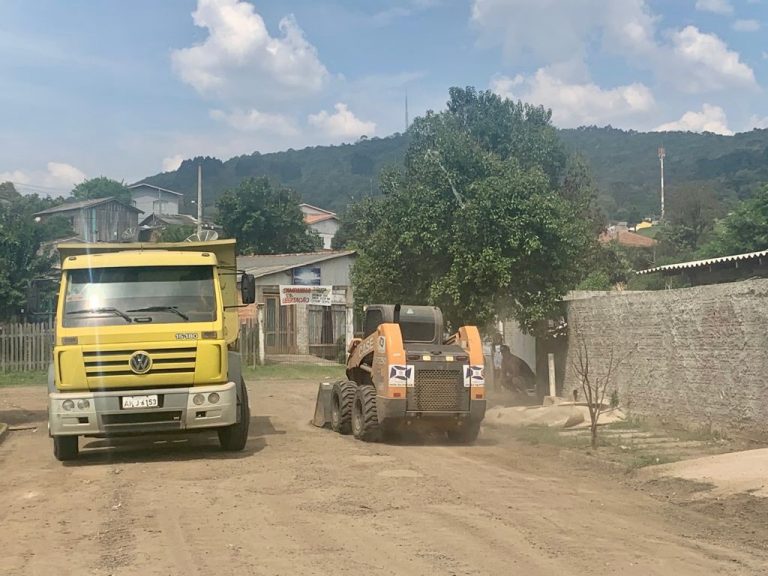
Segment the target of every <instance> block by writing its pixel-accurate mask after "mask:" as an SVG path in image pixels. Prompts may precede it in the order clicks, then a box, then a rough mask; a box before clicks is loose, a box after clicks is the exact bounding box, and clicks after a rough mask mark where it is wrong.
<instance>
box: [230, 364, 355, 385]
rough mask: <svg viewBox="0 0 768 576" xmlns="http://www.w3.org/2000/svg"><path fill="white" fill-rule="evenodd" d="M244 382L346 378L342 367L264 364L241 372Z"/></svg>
mask: <svg viewBox="0 0 768 576" xmlns="http://www.w3.org/2000/svg"><path fill="white" fill-rule="evenodd" d="M243 376H244V377H245V379H246V380H317V381H318V382H320V381H321V380H342V379H345V378H346V375H345V370H344V366H342V365H341V364H339V365H333V366H319V365H314V364H266V365H265V366H256V367H255V368H252V367H250V366H249V367H247V368H245V370H244V371H243Z"/></svg>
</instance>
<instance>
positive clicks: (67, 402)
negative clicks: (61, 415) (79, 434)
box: [61, 400, 75, 412]
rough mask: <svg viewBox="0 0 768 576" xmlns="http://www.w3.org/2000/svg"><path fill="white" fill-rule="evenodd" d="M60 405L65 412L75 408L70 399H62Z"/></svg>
mask: <svg viewBox="0 0 768 576" xmlns="http://www.w3.org/2000/svg"><path fill="white" fill-rule="evenodd" d="M61 407H62V408H64V410H66V411H67V412H70V411H72V410H74V409H75V403H74V402H73V401H72V400H64V402H62V403H61Z"/></svg>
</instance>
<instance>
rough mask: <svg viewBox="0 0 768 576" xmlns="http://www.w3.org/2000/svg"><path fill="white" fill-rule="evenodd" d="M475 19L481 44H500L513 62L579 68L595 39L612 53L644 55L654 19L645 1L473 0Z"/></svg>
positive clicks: (652, 42)
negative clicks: (563, 64)
mask: <svg viewBox="0 0 768 576" xmlns="http://www.w3.org/2000/svg"><path fill="white" fill-rule="evenodd" d="M471 19H472V23H473V24H474V26H475V27H476V28H477V30H478V32H479V34H480V40H481V42H482V43H484V44H486V45H497V44H498V45H501V46H502V48H503V51H504V54H505V56H506V57H507V59H508V60H510V61H512V62H525V63H531V62H532V63H533V64H546V65H550V66H551V65H553V64H556V63H564V62H569V63H571V64H573V65H574V67H575V69H576V71H578V67H579V66H578V63H579V62H583V61H584V60H585V59H586V56H587V48H588V45H589V44H590V43H591V42H593V41H594V40H595V39H602V41H603V44H605V45H606V47H610V49H611V50H612V51H617V52H619V53H622V54H628V55H629V54H635V55H637V54H645V53H646V52H647V51H648V50H649V49H650V48H652V47H653V45H654V40H653V36H654V28H655V22H656V17H655V16H654V15H653V14H652V13H651V11H650V10H649V8H648V7H647V6H646V4H645V1H644V0H611V2H605V1H604V0H569V1H568V2H561V1H558V0H473V4H472V16H471ZM542 30H546V31H547V33H546V34H542ZM561 72H562V71H561Z"/></svg>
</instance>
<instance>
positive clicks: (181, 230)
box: [157, 226, 197, 242]
mask: <svg viewBox="0 0 768 576" xmlns="http://www.w3.org/2000/svg"><path fill="white" fill-rule="evenodd" d="M196 231H197V228H196V227H194V226H166V227H165V228H164V229H163V230H162V231H161V232H160V234H159V235H158V238H157V241H158V242H184V241H185V240H186V239H187V238H189V237H190V236H192V234H194V233H195V232H196Z"/></svg>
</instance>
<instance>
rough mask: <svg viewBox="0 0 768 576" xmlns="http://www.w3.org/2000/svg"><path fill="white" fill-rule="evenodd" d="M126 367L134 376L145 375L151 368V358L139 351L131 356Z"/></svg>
mask: <svg viewBox="0 0 768 576" xmlns="http://www.w3.org/2000/svg"><path fill="white" fill-rule="evenodd" d="M128 365H129V366H130V367H131V370H133V371H134V372H135V373H136V374H146V373H147V372H149V370H150V369H151V368H152V358H150V357H149V354H147V353H146V352H144V351H142V350H139V351H138V352H134V353H133V354H131V358H130V359H129V360H128Z"/></svg>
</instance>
